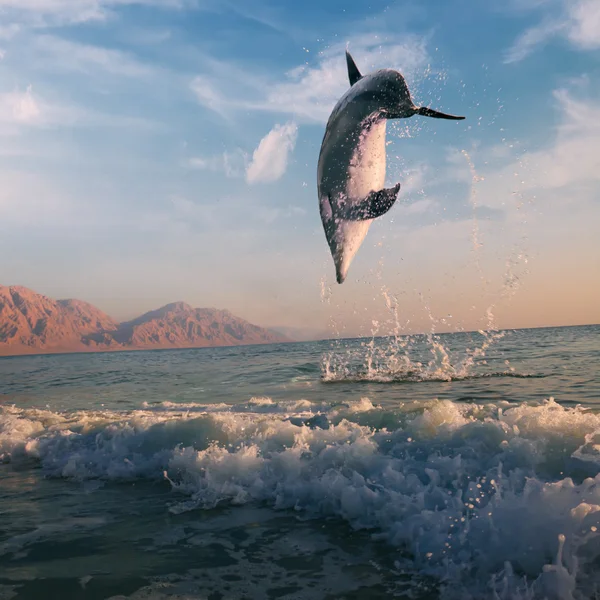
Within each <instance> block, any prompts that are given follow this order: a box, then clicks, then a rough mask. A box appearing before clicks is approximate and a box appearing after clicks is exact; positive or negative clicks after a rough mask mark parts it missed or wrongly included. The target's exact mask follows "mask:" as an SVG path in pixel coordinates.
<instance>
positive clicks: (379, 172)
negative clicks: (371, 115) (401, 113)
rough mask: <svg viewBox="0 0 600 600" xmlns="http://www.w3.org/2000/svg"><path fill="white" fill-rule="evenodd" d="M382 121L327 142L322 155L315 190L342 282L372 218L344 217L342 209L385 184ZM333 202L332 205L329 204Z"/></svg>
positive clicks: (337, 275)
mask: <svg viewBox="0 0 600 600" xmlns="http://www.w3.org/2000/svg"><path fill="white" fill-rule="evenodd" d="M385 133H386V121H385V119H381V120H379V121H376V122H374V123H371V124H368V125H366V126H364V127H362V128H361V129H360V130H359V131H355V132H351V133H350V134H349V135H346V136H345V138H344V139H343V141H342V142H341V143H340V140H339V139H338V140H337V144H335V145H334V144H330V145H329V147H328V148H327V150H328V151H326V152H325V153H324V155H323V156H322V159H323V160H322V161H320V162H321V165H320V166H321V169H320V170H321V171H322V172H323V173H324V174H325V171H326V175H325V176H324V177H323V183H322V185H321V186H320V189H319V197H320V206H321V219H322V221H323V226H324V229H325V235H326V237H327V241H328V243H329V248H330V250H331V254H332V257H333V260H334V264H335V270H336V279H337V282H338V283H343V282H344V280H345V279H346V275H347V273H348V269H349V268H350V264H351V263H352V260H353V259H354V256H355V255H356V253H357V252H358V249H359V248H360V246H361V244H362V243H363V241H364V239H365V236H366V235H367V232H368V231H369V227H370V226H371V223H372V222H373V219H372V218H366V219H347V218H344V217H343V214H344V212H349V209H350V210H351V209H352V207H358V206H360V205H361V204H362V203H364V201H365V199H366V198H367V197H368V196H369V195H370V194H371V193H372V192H377V191H379V190H382V189H383V186H384V184H385V169H386V155H385ZM332 204H333V206H332Z"/></svg>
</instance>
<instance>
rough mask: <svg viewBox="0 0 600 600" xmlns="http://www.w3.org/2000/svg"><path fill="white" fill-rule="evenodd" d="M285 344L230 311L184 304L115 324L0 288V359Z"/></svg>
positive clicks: (82, 309)
mask: <svg viewBox="0 0 600 600" xmlns="http://www.w3.org/2000/svg"><path fill="white" fill-rule="evenodd" d="M290 341H292V340H291V339H290V338H289V337H288V336H285V335H283V334H280V333H277V332H274V331H271V330H268V329H265V328H262V327H258V326H257V325H253V324H252V323H249V322H248V321H245V320H244V319H240V318H239V317H236V316H235V315H232V314H231V313H230V312H229V311H226V310H217V309H214V308H192V307H191V306H190V305H188V304H185V303H184V302H175V303H172V304H167V305H166V306H163V307H162V308H159V309H157V310H154V311H150V312H148V313H146V314H144V315H142V316H140V317H138V318H137V319H133V320H132V321H127V322H125V323H119V322H117V321H115V320H114V319H112V318H111V317H109V316H108V315H107V314H105V313H103V312H102V311H101V310H99V309H98V308H96V307H95V306H92V305H91V304H89V303H87V302H82V301H81V300H53V299H52V298H48V297H47V296H44V295H42V294H38V293H37V292H34V291H33V290H30V289H28V288H25V287H22V286H10V287H6V286H0V356H9V355H19V354H38V353H39V354H43V353H52V352H90V351H100V350H104V351H106V350H144V349H159V348H197V347H206V346H237V345H242V344H270V343H277V342H290Z"/></svg>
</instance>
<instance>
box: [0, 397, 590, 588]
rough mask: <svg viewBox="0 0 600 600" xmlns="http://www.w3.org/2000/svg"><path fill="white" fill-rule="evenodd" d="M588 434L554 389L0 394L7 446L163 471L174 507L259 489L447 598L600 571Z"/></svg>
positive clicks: (96, 476) (50, 463)
mask: <svg viewBox="0 0 600 600" xmlns="http://www.w3.org/2000/svg"><path fill="white" fill-rule="evenodd" d="M316 415H321V418H320V419H319V420H315V419H314V417H315V416H316ZM311 420H312V422H311ZM597 432H600V416H599V415H597V414H594V413H591V412H590V411H588V410H586V409H583V408H564V407H561V406H560V405H558V404H557V403H555V402H554V401H553V400H549V401H547V402H543V403H538V404H535V405H521V406H511V405H510V404H507V403H504V404H498V405H491V404H488V405H485V406H484V405H478V404H474V403H462V404H457V403H452V402H449V401H431V402H427V403H415V402H403V403H399V404H398V405H397V406H396V408H395V409H383V408H382V407H379V406H377V405H376V404H374V403H373V402H372V401H371V400H369V399H366V398H363V399H362V400H360V401H349V402H345V403H343V404H341V405H337V406H331V405H329V406H327V405H326V404H323V403H322V404H316V405H315V404H311V403H309V402H306V401H301V400H298V401H295V402H275V401H273V400H271V399H268V398H262V399H261V398H257V399H254V400H251V401H250V402H248V403H246V404H242V405H240V406H233V407H232V406H223V405H202V404H195V405H194V404H193V403H192V404H188V405H182V406H177V405H173V404H172V403H164V405H161V404H158V405H156V406H154V407H150V406H148V407H146V408H144V409H141V410H135V411H125V412H121V411H111V410H97V411H82V412H75V413H61V412H53V411H48V410H39V409H29V410H22V409H18V408H11V407H3V408H2V411H1V413H0V456H1V457H2V459H3V460H4V461H8V462H11V463H12V464H14V465H18V464H20V463H24V461H25V463H26V461H29V460H31V459H34V460H36V461H38V463H39V466H40V467H41V469H42V472H43V473H44V474H45V475H46V476H47V477H53V478H56V477H59V478H68V479H70V480H73V481H82V482H83V481H88V480H98V481H101V482H105V483H106V484H110V483H111V482H120V481H131V480H136V479H142V480H143V479H146V480H153V481H157V482H158V481H161V480H163V481H164V480H166V481H168V482H169V483H170V484H171V486H172V487H173V490H174V491H175V492H176V494H174V495H173V497H172V498H171V499H170V500H169V510H170V511H171V513H173V514H174V515H177V514H182V513H185V512H187V511H194V510H206V509H211V508H214V507H217V506H220V505H222V504H232V505H234V506H235V505H248V504H253V503H257V502H258V503H266V504H267V505H268V506H271V507H272V508H274V509H276V510H288V509H293V510H294V511H296V512H297V513H298V514H302V515H305V516H307V517H311V518H313V519H316V518H321V517H327V516H334V517H337V518H340V519H342V520H344V521H346V522H348V523H349V524H350V525H351V526H352V527H354V528H357V529H367V530H369V531H371V532H372V534H373V536H374V537H375V539H379V540H380V541H381V542H383V543H387V544H389V545H390V546H391V547H395V548H397V549H398V557H397V565H396V568H397V569H399V570H403V571H405V572H409V573H410V572H412V573H415V574H416V572H417V571H418V572H420V573H421V574H426V575H429V576H432V577H434V578H435V579H436V580H437V581H438V585H439V588H440V594H441V597H442V598H448V599H450V598H452V599H454V598H465V597H473V598H476V597H492V594H493V593H494V592H495V593H496V594H497V596H495V597H498V598H505V599H509V598H542V597H546V598H556V599H557V600H558V598H561V599H564V598H578V599H579V598H589V597H590V594H592V593H593V590H594V587H595V586H596V585H598V584H600V579H599V575H598V570H597V567H596V563H597V561H598V560H600V536H599V533H598V530H599V529H600V475H598V472H599V471H600V458H599V454H598V452H597V449H596V447H595V438H594V435H596V434H597ZM25 463H24V464H25ZM89 497H90V499H91V500H92V501H93V492H92V495H91V496H89ZM100 525H101V524H99V523H94V524H93V526H94V527H98V526H100ZM86 526H87V525H86ZM561 536H562V537H561ZM25 543H27V544H29V542H26V541H25V540H21V541H20V538H11V539H9V540H7V541H6V542H5V543H4V544H3V545H2V546H0V555H6V556H10V555H13V554H15V553H18V552H19V551H20V549H21V548H23V547H24V546H23V544H25ZM405 550H406V551H408V552H409V556H406V555H403V553H402V552H403V551H405ZM524 590H526V591H524ZM569 594H570V595H569Z"/></svg>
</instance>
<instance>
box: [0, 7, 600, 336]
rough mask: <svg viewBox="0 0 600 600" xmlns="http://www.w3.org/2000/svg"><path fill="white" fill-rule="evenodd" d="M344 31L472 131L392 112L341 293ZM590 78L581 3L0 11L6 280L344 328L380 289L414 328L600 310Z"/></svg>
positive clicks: (120, 300) (520, 321) (118, 308)
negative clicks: (335, 166) (321, 195)
mask: <svg viewBox="0 0 600 600" xmlns="http://www.w3.org/2000/svg"><path fill="white" fill-rule="evenodd" d="M494 4H497V5H498V6H493V5H494ZM346 46H348V47H349V48H350V50H351V52H352V53H353V55H354V58H355V60H356V62H357V64H358V66H359V68H360V69H361V70H362V71H363V72H367V71H370V70H373V69H375V68H381V67H391V68H397V69H399V70H400V71H401V72H402V73H403V74H404V76H405V77H406V79H407V82H408V85H409V87H410V89H411V92H412V94H413V96H414V97H415V100H416V102H417V103H420V104H424V105H429V106H432V107H434V108H437V109H439V110H442V111H447V112H450V113H454V114H462V115H465V116H466V120H465V121H460V122H451V121H440V120H436V119H426V118H422V117H413V118H411V119H405V120H401V121H392V122H390V124H389V128H388V142H389V145H388V171H387V174H388V176H387V178H388V180H389V183H390V184H393V183H395V182H396V181H400V182H401V184H402V189H401V193H400V200H399V201H398V203H397V204H396V206H394V208H393V209H392V210H391V211H390V212H389V213H388V214H387V215H385V216H384V217H383V218H381V219H379V220H377V221H376V222H375V223H374V225H373V226H372V227H371V229H370V232H369V234H368V236H367V238H366V240H365V242H364V243H363V246H362V247H361V249H360V251H359V253H358V255H357V256H356V258H355V259H354V262H353V264H352V267H351V269H350V273H349V276H348V280H347V281H346V283H344V284H343V285H342V286H339V285H337V284H336V283H335V272H334V268H333V262H332V260H331V257H330V254H329V250H328V247H327V244H326V242H325V236H324V234H323V231H322V226H321V222H320V218H319V213H318V202H317V197H316V163H317V158H318V153H319V147H320V143H321V139H322V136H323V132H324V126H325V121H326V119H327V117H328V114H329V112H330V111H331V109H332V108H333V106H334V104H335V102H336V101H337V99H338V98H339V97H340V96H341V95H342V94H343V93H344V92H345V90H346V89H347V86H348V84H347V74H346V67H345V62H344V50H345V48H346ZM599 74H600V5H599V4H598V2H597V1H596V2H594V1H592V0H510V1H509V2H506V3H481V2H476V1H475V0H470V1H467V0H452V1H441V0H440V1H435V2H434V1H432V2H427V3H417V2H414V0H413V1H410V2H383V1H382V2H379V1H373V2H371V3H370V5H369V6H368V7H367V6H365V4H364V3H362V2H355V3H350V2H341V1H337V0H336V1H331V2H313V1H309V2H303V3H292V2H274V1H270V2H265V1H263V0H256V1H252V2H246V1H244V2H242V1H239V2H234V1H230V2H223V1H222V0H219V1H217V0H0V158H1V160H0V252H1V255H2V257H3V259H4V260H3V261H2V262H0V283H3V284H22V285H26V286H28V287H32V288H33V289H35V290H37V291H40V292H42V293H45V294H47V295H49V296H53V297H78V298H81V299H84V300H87V301H89V302H92V303H94V304H96V305H97V306H99V307H100V308H102V309H103V310H105V311H106V312H108V313H109V314H111V315H112V316H114V317H115V318H119V319H126V318H130V317H133V316H135V315H137V314H139V313H140V312H142V311H144V310H148V309H151V308H155V307H157V306H158V305H161V304H164V303H167V302H171V301H175V300H185V301H187V302H189V303H191V304H193V305H195V306H216V307H220V308H228V309H230V310H231V311H233V312H234V313H236V314H238V315H240V316H243V317H245V318H247V319H249V320H251V321H253V322H256V323H259V324H262V325H268V326H289V327H300V328H304V329H310V330H315V331H324V330H325V331H327V332H329V333H330V334H341V335H350V334H365V335H368V334H370V333H371V331H373V330H377V331H379V332H381V333H385V332H387V331H389V330H390V327H393V326H395V323H396V317H395V316H394V314H393V311H390V310H389V307H388V306H387V304H386V298H390V297H393V298H394V300H393V301H392V304H394V305H395V306H397V315H398V322H399V323H400V325H401V326H403V327H405V330H406V331H422V330H429V329H430V328H431V327H435V329H436V330H448V329H450V330H453V329H460V328H467V329H472V328H475V327H482V326H486V325H487V324H489V323H493V324H495V325H497V326H501V327H520V326H538V325H552V324H571V323H586V322H588V323H589V322H599V321H600V275H599V274H600V243H599V242H598V239H599V238H598V230H599V226H600V141H598V140H600V84H599V83H598V82H600V77H599ZM388 304H389V302H388Z"/></svg>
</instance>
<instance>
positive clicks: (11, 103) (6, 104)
mask: <svg viewBox="0 0 600 600" xmlns="http://www.w3.org/2000/svg"><path fill="white" fill-rule="evenodd" d="M41 120H42V109H41V108H40V104H39V102H38V101H37V100H36V99H35V98H34V96H33V94H32V90H31V86H28V87H27V90H26V91H25V92H8V93H4V94H0V122H1V123H20V124H25V125H32V124H36V123H39V122H40V121H41Z"/></svg>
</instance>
